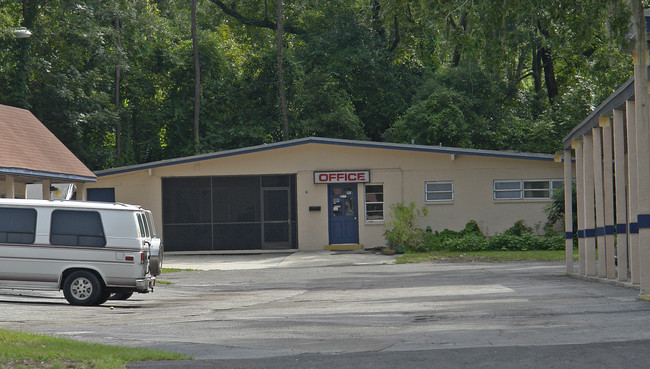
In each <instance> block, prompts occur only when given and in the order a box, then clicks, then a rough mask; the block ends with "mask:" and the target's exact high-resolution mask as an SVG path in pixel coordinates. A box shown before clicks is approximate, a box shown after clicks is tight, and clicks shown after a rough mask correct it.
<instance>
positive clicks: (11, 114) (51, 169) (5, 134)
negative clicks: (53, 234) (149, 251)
mask: <svg viewBox="0 0 650 369" xmlns="http://www.w3.org/2000/svg"><path fill="white" fill-rule="evenodd" d="M0 132H2V133H1V134H0V197H3V198H25V197H26V193H27V189H26V188H27V185H28V184H34V183H38V184H41V185H42V188H43V190H42V192H43V196H42V198H43V199H50V186H51V185H53V184H57V183H74V184H75V185H76V186H77V199H79V200H84V199H85V193H86V192H85V184H86V183H88V182H95V181H96V179H97V177H96V176H95V174H94V173H93V172H92V171H90V169H88V168H87V167H86V166H85V165H84V164H83V163H82V162H81V161H80V160H79V159H78V158H77V157H76V156H75V155H74V154H73V153H72V152H70V150H68V148H67V147H65V145H64V144H63V143H62V142H61V141H59V140H58V139H57V138H56V136H54V134H52V132H50V131H49V130H48V129H47V128H46V127H45V126H44V125H43V124H42V123H41V122H40V121H39V120H38V119H37V118H36V117H35V116H34V115H33V114H32V113H31V112H30V111H28V110H25V109H20V108H15V107H12V106H7V105H0Z"/></svg>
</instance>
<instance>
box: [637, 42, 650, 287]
mask: <svg viewBox="0 0 650 369" xmlns="http://www.w3.org/2000/svg"><path fill="white" fill-rule="evenodd" d="M646 53H647V51H646ZM639 59H640V60H639V63H640V64H641V65H642V66H643V68H637V67H636V65H635V68H634V69H635V72H634V75H635V81H641V82H643V83H635V84H634V92H635V110H636V118H637V119H636V122H637V126H636V133H637V135H636V146H637V147H636V148H637V170H638V177H637V180H638V184H637V189H638V191H639V198H638V200H639V209H638V210H639V214H638V216H637V225H638V229H639V283H640V296H641V298H644V299H650V244H648V243H649V242H650V186H648V184H649V183H650V129H649V127H648V126H649V123H650V122H648V119H650V114H648V82H647V81H648V73H647V65H648V64H647V54H646V55H644V57H643V58H639ZM641 59H642V60H641ZM637 69H639V73H637ZM642 72H645V73H642ZM637 76H639V78H638V79H637V78H636V77H637ZM637 85H641V86H637ZM637 93H638V94H637Z"/></svg>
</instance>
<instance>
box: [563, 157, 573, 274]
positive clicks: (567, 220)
mask: <svg viewBox="0 0 650 369" xmlns="http://www.w3.org/2000/svg"><path fill="white" fill-rule="evenodd" d="M572 184H573V171H572V164H571V150H564V246H565V248H566V272H567V274H573V188H572V187H573V186H572Z"/></svg>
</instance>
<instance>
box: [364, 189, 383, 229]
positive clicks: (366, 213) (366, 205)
mask: <svg viewBox="0 0 650 369" xmlns="http://www.w3.org/2000/svg"><path fill="white" fill-rule="evenodd" d="M368 186H381V195H382V197H383V196H384V184H383V183H364V184H363V218H364V220H365V222H366V223H383V222H384V220H385V219H386V202H385V201H367V196H366V195H367V191H366V189H367V188H368ZM374 204H381V209H382V211H381V219H368V205H374Z"/></svg>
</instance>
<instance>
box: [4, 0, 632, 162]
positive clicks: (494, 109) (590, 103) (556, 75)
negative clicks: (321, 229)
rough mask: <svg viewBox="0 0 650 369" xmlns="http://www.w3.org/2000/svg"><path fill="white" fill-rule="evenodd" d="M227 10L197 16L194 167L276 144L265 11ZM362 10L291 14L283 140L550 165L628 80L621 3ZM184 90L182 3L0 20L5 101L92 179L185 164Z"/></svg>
mask: <svg viewBox="0 0 650 369" xmlns="http://www.w3.org/2000/svg"><path fill="white" fill-rule="evenodd" d="M225 3H229V4H230V3H232V4H233V5H228V6H232V7H233V8H232V10H234V11H236V12H237V13H238V15H240V17H239V18H236V17H233V16H231V15H229V14H227V13H226V12H224V11H223V10H222V9H221V8H220V7H219V6H217V4H215V3H214V2H212V1H201V2H198V40H199V51H200V64H201V72H202V73H201V118H200V132H201V135H200V145H199V146H200V147H199V150H200V151H202V152H209V151H217V150H224V149H233V148H238V147H243V146H250V145H256V144H262V143H267V142H273V141H278V140H280V139H281V137H282V134H281V129H280V115H279V109H278V97H277V69H276V68H277V66H276V63H277V56H276V40H275V31H274V28H273V27H268V26H257V25H255V24H256V23H255V22H249V21H242V19H245V20H256V21H265V22H266V24H268V23H269V22H270V23H273V22H274V21H275V19H274V18H275V12H274V5H275V4H274V3H273V2H268V3H267V2H263V1H261V0H248V1H243V2H225ZM235 3H236V6H235V5H234V4H235ZM371 3H372V4H374V5H376V6H369V2H368V1H367V0H351V1H345V0H333V1H325V2H314V1H304V0H302V1H290V2H286V4H285V9H284V11H285V26H286V27H285V28H286V29H287V30H289V31H287V32H286V33H285V37H284V40H283V42H284V50H285V52H284V54H283V56H284V70H285V73H286V75H285V83H286V93H287V102H288V115H289V122H290V130H291V132H290V136H291V137H292V138H298V137H302V136H312V135H317V136H325V137H338V138H350V139H361V140H365V139H370V140H376V141H381V140H386V141H397V142H408V143H410V142H411V140H415V141H416V142H417V143H420V144H431V145H438V144H440V143H442V144H443V145H447V146H458V147H471V148H480V149H499V150H501V149H507V150H518V151H533V152H548V153H551V152H554V151H556V150H557V149H559V148H560V147H561V139H562V138H563V137H564V136H565V135H566V134H567V133H568V132H569V131H570V130H571V129H572V128H573V127H574V126H575V125H576V124H577V123H578V122H580V121H581V120H582V119H584V118H585V117H586V116H587V114H588V113H589V112H590V111H591V110H592V109H593V107H594V106H597V105H598V104H599V103H600V102H601V101H602V100H603V99H605V98H606V97H607V96H608V95H609V94H610V93H611V92H613V91H614V90H615V89H616V88H617V87H618V86H619V84H620V83H622V82H623V81H625V80H626V79H627V78H628V77H629V76H630V75H631V71H632V63H631V61H630V55H629V53H628V52H627V50H628V47H627V42H628V41H626V39H625V34H626V33H627V32H628V24H629V12H628V10H627V7H626V6H625V3H624V2H621V1H606V2H594V1H592V0H571V1H569V0H549V1H544V2H540V1H533V2H521V1H520V2H503V3H502V4H501V3H500V4H499V6H494V2H493V1H487V0H475V1H465V2H449V1H443V0H430V1H426V2H422V3H414V2H408V1H406V2H405V1H379V2H371ZM566 9H571V11H566ZM115 19H119V20H120V28H119V30H117V29H116V28H115V25H114V21H115ZM18 26H26V27H28V28H29V29H30V30H31V31H32V33H33V36H32V37H31V38H29V39H26V40H17V39H14V38H13V37H12V36H11V33H10V32H8V30H10V29H12V28H14V27H18ZM120 45H121V47H120ZM540 50H544V51H546V52H547V53H548V55H550V60H551V61H552V63H548V62H547V63H546V64H545V65H544V67H548V68H550V69H551V70H549V71H547V70H546V68H541V69H540V68H537V69H536V68H535V63H534V61H535V60H537V59H535V57H536V56H539V55H540ZM551 64H552V65H551ZM116 67H119V68H120V71H121V76H120V83H119V87H120V99H119V100H120V101H119V102H118V104H115V101H114V99H115V71H116ZM551 72H552V73H551ZM193 79H194V67H193V55H192V43H191V37H190V6H189V5H188V3H187V2H186V1H179V0H166V1H152V0H144V1H125V0H116V1H110V2H101V1H88V0H82V1H76V2H71V1H62V0H52V1H44V0H34V1H23V2H19V1H4V2H2V6H0V103H2V104H9V105H14V106H23V105H29V106H31V109H30V110H31V111H32V112H33V113H34V114H35V115H36V116H37V117H38V118H39V119H40V120H41V121H42V122H43V123H44V124H45V125H46V126H47V127H48V128H49V129H50V130H51V131H52V132H53V133H54V134H55V135H56V136H57V137H58V138H59V139H60V140H61V141H62V142H63V143H64V144H66V145H67V146H68V147H69V148H70V149H71V151H73V153H75V154H76V155H77V156H78V157H79V158H80V159H81V160H82V161H83V162H84V163H85V164H87V165H88V166H89V167H90V168H91V169H105V168H108V167H114V166H119V165H127V164H136V163H142V162H149V161H155V160H161V159H169V158H174V157H178V156H183V155H189V154H194V153H196V148H195V147H194V142H193V137H192V127H193V124H192V123H193V122H192V117H193V114H192V113H193V103H194V101H193V99H194V93H193ZM550 82H553V83H554V84H555V85H556V86H557V95H555V96H550V95H552V93H551V91H549V86H548V84H549V83H550ZM118 132H119V133H120V135H121V140H120V144H121V154H120V156H119V157H118V155H117V153H116V144H117V138H118Z"/></svg>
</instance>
